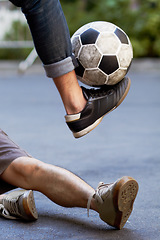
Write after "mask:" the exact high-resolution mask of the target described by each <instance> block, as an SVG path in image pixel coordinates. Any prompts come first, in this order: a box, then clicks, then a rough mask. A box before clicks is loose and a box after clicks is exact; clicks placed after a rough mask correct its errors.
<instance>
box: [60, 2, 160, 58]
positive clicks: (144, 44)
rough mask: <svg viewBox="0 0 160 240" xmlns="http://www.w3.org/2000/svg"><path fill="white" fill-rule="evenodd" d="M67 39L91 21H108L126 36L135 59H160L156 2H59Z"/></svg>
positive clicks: (159, 5) (159, 15)
mask: <svg viewBox="0 0 160 240" xmlns="http://www.w3.org/2000/svg"><path fill="white" fill-rule="evenodd" d="M61 3H62V7H63V10H64V12H65V16H66V18H67V22H68V25H69V29H70V33H71V35H72V34H73V33H74V32H75V31H76V30H77V29H78V28H79V27H80V26H82V25H84V24H85V23H88V22H91V21H97V20H98V21H108V22H112V23H114V24H116V25H117V26H119V27H121V28H122V29H123V30H124V31H125V32H126V33H127V34H128V36H129V38H130V40H131V42H132V45H133V49H134V56H135V57H159V56H160V1H159V0H141V1H140V0H101V1H96V0H61Z"/></svg>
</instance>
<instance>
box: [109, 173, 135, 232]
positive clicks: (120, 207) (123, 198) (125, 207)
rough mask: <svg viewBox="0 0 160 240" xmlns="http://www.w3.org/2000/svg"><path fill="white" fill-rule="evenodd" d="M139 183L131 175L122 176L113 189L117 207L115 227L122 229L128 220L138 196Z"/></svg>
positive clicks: (114, 201)
mask: <svg viewBox="0 0 160 240" xmlns="http://www.w3.org/2000/svg"><path fill="white" fill-rule="evenodd" d="M137 192H138V183H137V182H136V180H135V179H133V178H131V177H123V178H121V179H120V180H119V181H118V182H117V184H116V186H115V188H114V191H113V203H114V207H115V209H116V218H115V222H114V227H116V228H117V229H122V228H123V226H124V225H125V223H126V222H127V220H128V218H129V216H130V214H131V212H132V209H133V203H134V201H135V198H136V196H137Z"/></svg>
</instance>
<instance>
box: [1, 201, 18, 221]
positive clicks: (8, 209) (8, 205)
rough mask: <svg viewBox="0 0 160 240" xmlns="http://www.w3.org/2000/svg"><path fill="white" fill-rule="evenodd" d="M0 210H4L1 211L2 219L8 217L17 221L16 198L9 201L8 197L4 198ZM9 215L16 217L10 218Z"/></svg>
mask: <svg viewBox="0 0 160 240" xmlns="http://www.w3.org/2000/svg"><path fill="white" fill-rule="evenodd" d="M2 206H3V204H2ZM2 208H3V209H5V210H4V211H3V213H4V215H3V216H4V217H7V216H10V217H9V218H10V219H17V218H18V217H17V216H19V215H20V209H19V207H18V198H14V199H13V198H12V199H10V197H9V196H6V197H5V207H4V206H3V207H2ZM5 213H7V215H5ZM11 215H15V216H16V217H15V216H11Z"/></svg>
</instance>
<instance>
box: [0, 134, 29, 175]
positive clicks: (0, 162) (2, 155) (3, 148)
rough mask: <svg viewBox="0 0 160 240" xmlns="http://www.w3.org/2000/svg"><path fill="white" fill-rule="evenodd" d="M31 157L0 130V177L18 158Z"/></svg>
mask: <svg viewBox="0 0 160 240" xmlns="http://www.w3.org/2000/svg"><path fill="white" fill-rule="evenodd" d="M24 156H27V157H30V155H29V154H27V153H26V152H25V151H24V150H22V149H21V148H20V147H19V146H18V145H17V144H15V143H14V142H13V141H12V140H11V139H10V138H9V137H8V135H7V134H6V133H5V132H3V131H2V130H1V129H0V175H1V174H2V173H3V172H4V171H5V169H6V168H7V167H8V166H9V165H10V164H11V162H12V161H13V160H15V159H16V158H18V157H24Z"/></svg>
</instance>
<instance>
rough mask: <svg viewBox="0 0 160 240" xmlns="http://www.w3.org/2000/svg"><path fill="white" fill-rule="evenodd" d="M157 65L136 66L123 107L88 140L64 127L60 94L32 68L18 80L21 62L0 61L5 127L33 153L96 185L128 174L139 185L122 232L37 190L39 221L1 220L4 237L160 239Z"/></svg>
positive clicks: (159, 88) (159, 75)
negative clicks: (18, 67) (63, 206)
mask: <svg viewBox="0 0 160 240" xmlns="http://www.w3.org/2000/svg"><path fill="white" fill-rule="evenodd" d="M159 66H160V61H159V60H155V61H150V60H147V61H143V62H142V61H135V62H134V63H133V65H132V67H131V70H130V72H129V74H128V75H129V76H130V78H131V80H132V85H131V89H130V92H129V94H128V96H127V98H126V99H125V100H124V102H123V103H122V104H121V105H120V106H119V107H118V108H117V109H116V110H115V111H113V112H112V113H110V114H109V115H107V116H106V117H105V118H104V119H103V121H102V123H101V124H100V125H99V126H98V127H97V128H96V129H95V130H94V131H92V132H91V133H90V134H88V135H87V136H85V137H83V138H81V139H78V140H75V139H74V138H73V136H72V134H71V132H70V130H69V129H68V128H67V126H66V124H65V119H64V115H65V111H64V108H63V105H62V103H61V99H60V97H59V95H58V92H57V90H56V88H55V86H54V84H53V82H52V80H50V79H47V78H46V77H45V75H44V72H43V69H42V68H41V66H39V65H38V66H37V65H35V66H33V67H32V68H31V69H30V70H28V72H27V73H26V74H25V75H18V74H17V72H16V64H11V63H8V64H6V63H0V102H1V104H0V111H1V114H0V124H1V128H2V129H3V130H4V131H6V132H7V133H8V135H9V136H10V137H12V139H13V140H14V141H15V142H17V143H18V144H19V145H20V146H21V147H22V148H24V149H25V150H27V151H28V152H29V153H30V154H31V155H33V156H34V157H36V158H39V159H40V160H42V161H45V162H47V163H52V164H55V165H58V166H61V167H64V168H67V169H68V170H71V171H73V172H74V173H76V174H78V175H79V176H81V177H82V178H83V179H84V180H86V181H87V182H88V183H89V184H91V185H92V186H93V187H95V188H96V186H97V184H98V182H99V181H104V182H106V183H110V182H113V181H115V180H116V179H117V178H119V177H121V176H123V175H130V176H132V177H134V178H135V179H137V181H138V182H139V193H138V196H137V199H136V201H135V204H134V210H133V213H132V215H131V216H130V218H129V220H128V222H127V223H126V225H125V227H124V229H122V230H121V231H118V230H114V229H113V228H111V227H110V226H107V225H106V224H105V223H103V222H102V221H101V220H100V219H99V217H98V214H97V213H94V212H92V211H91V212H90V217H89V218H88V217H87V212H86V210H85V209H78V208H75V209H66V208H62V207H60V206H57V205H55V204H54V203H52V202H51V201H50V200H48V199H47V198H46V197H45V196H44V195H42V194H41V193H38V192H35V199H36V205H37V210H38V213H39V219H38V221H36V222H34V223H25V222H21V221H10V220H6V219H3V218H0V224H1V234H0V239H1V240H3V239H12V240H14V239H15V240H19V239H33V240H34V239H37V240H40V239H46V240H47V239H56V240H62V239H65V240H69V239H70V240H71V239H73V240H79V239H81V240H101V239H107V240H114V239H116V240H117V239H123V240H140V239H145V240H151V239H152V240H158V239H160V69H159Z"/></svg>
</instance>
